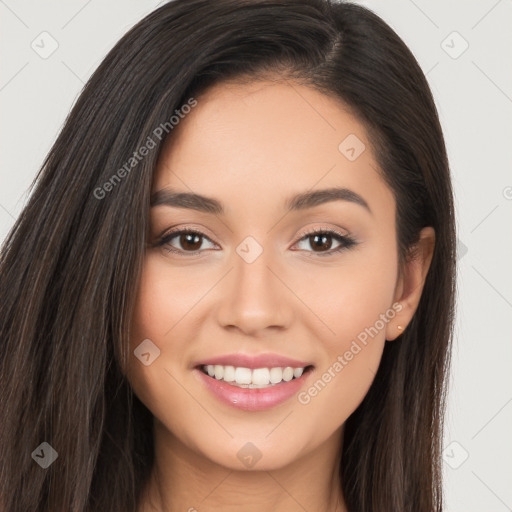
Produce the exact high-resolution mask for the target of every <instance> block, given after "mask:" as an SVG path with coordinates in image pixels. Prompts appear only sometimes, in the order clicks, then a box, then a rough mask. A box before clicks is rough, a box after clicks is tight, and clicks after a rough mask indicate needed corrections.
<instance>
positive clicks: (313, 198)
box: [128, 82, 412, 469]
mask: <svg viewBox="0 0 512 512" xmlns="http://www.w3.org/2000/svg"><path fill="white" fill-rule="evenodd" d="M329 189H332V190H331V193H330V194H329V193H327V192H325V193H321V192H320V191H324V190H329ZM343 189H346V190H345V191H343ZM152 192H153V194H154V195H153V199H154V206H152V208H151V212H150V218H151V233H150V241H149V242H150V244H148V248H147V251H146V256H145V262H144V267H143V272H142V278H141V281H140V286H139V289H138V295H137V300H136V310H135V314H134V317H133V324H132V338H131V347H130V348H131V353H132V354H133V353H134V351H135V352H136V353H137V351H139V353H140V352H142V353H144V354H145V355H144V357H142V358H141V359H144V360H145V362H146V364H143V363H142V362H141V361H140V360H139V358H137V357H133V356H132V357H131V361H130V367H129V369H128V377H129V380H130V382H131V385H132V386H133V389H134V391H135V393H136V394H137V396H138V397H139V398H140V399H141V400H142V402H143V403H145V404H146V406H147V407H148V408H149V409H150V410H151V412H152V413H153V415H154V417H155V421H156V423H155V424H156V425H158V429H159V431H160V432H163V433H164V434H165V437H166V442H167V443H168V444H169V445H170V446H173V447H175V448H176V449H178V448H179V447H181V448H185V449H186V450H188V451H189V452H190V453H193V454H194V455H195V456H196V457H197V458H198V460H206V461H209V462H213V463H215V464H219V465H222V466H224V467H228V468H232V469H235V468H236V469H240V468H243V464H244V463H245V462H244V461H245V458H246V457H247V455H249V456H250V455H256V456H257V457H261V458H260V460H259V462H258V465H257V468H258V469H273V468H278V467H282V466H284V465H286V464H290V463H292V462H293V461H294V460H297V459H299V458H300V457H302V456H304V455H306V454H308V453H311V452H312V451H313V450H315V449H319V448H320V447H321V445H323V446H325V445H328V444H329V443H336V442H337V441H336V440H337V439H339V437H340V433H341V430H342V428H343V424H344V422H345V421H346V419H347V418H348V417H349V416H350V414H351V413H352V412H353V411H354V410H355V409H356V408H357V406H358V405H359V404H360V403H361V401H362V400H363V398H364V396H365V395H366V393H367V391H368V389H369V387H370V385H371V383H372V380H373V378H374V375H375V373H376V371H377V368H378V365H379V362H380V358H381V355H382V351H383V348H384V344H385V341H386V338H388V339H393V338H395V337H396V336H397V335H398V334H400V332H399V331H397V324H401V325H404V326H405V325H406V324H407V320H408V318H409V317H410V315H411V314H412V312H410V314H409V313H408V311H409V310H408V308H407V307H404V306H403V305H402V304H399V303H397V299H399V298H400V294H401V292H402V289H403V286H402V283H401V282H400V279H399V276H398V255H397V252H396V227H395V201H394V197H393V194H392V192H391V190H390V189H389V188H388V187H387V185H386V184H385V183H384V181H383V179H382V178H381V176H380V175H379V172H378V165H377V162H376V158H375V154H374V152H373V150H372V148H371V145H370V141H369V140H368V137H367V134H366V132H365V129H364V127H363V125H362V124H361V123H360V122H358V120H357V119H356V118H355V117H354V116H353V115H351V114H350V113H349V111H348V110H347V109H346V108H345V107H344V105H343V104H342V103H341V102H339V101H338V100H335V99H332V98H330V97H327V96H325V95H323V94H321V93H320V92H317V91H315V90H313V89H310V88H308V87H305V86H300V85H295V84H294V85H290V84H286V83H278V84H277V83H272V82H253V83H251V84H250V85H247V84H245V85H241V84H235V83H231V84H226V83H224V84H221V85H217V86H215V87H213V88H211V89H209V90H208V91H207V92H206V93H205V94H203V95H202V96H200V97H198V98H197V106H195V108H193V109H192V110H191V112H190V113H189V114H188V115H187V116H186V117H185V118H184V119H181V120H180V123H179V125H178V126H176V127H175V128H174V131H173V133H172V139H169V140H168V143H167V145H166V146H165V147H164V150H163V152H162V154H161V158H160V161H159V165H158V167H157V169H156V172H155V176H154V183H153V190H152ZM311 193H314V194H315V195H310V196H309V199H308V196H307V194H311ZM173 194H196V195H199V196H204V197H206V198H208V200H203V201H202V202H201V201H198V200H197V197H186V196H176V195H173ZM304 194H306V195H304ZM301 196H302V197H301ZM180 198H181V199H180ZM294 198H295V201H294ZM297 198H299V199H297ZM191 231H192V232H191ZM400 310H401V311H400ZM408 314H409V316H407V315H408ZM143 340H150V341H145V342H144V344H143V345H141V343H142V342H143ZM208 365H210V368H208ZM286 368H288V369H286ZM297 368H299V369H297ZM208 369H209V370H210V374H211V375H207V373H205V372H208ZM283 369H284V370H283ZM255 370H256V371H255ZM301 371H302V372H303V373H302V375H301ZM292 377H293V378H292ZM233 379H235V380H234V381H233ZM290 379H291V380H290ZM248 383H249V384H248ZM251 384H252V385H253V386H254V387H247V386H248V385H251ZM244 386H245V387H244ZM248 443H251V444H248ZM247 467H248V466H247Z"/></svg>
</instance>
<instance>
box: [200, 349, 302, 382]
mask: <svg viewBox="0 0 512 512" xmlns="http://www.w3.org/2000/svg"><path fill="white" fill-rule="evenodd" d="M208 364H212V365H216V364H220V365H222V366H238V367H242V368H250V369H251V370H254V369H255V368H274V367H278V366H280V367H283V368H285V367H286V366H291V367H292V368H305V367H306V366H309V365H311V363H308V362H305V361H298V360H297V359H290V358H288V357H284V356H280V355H278V354H259V355H253V356H250V355H246V354H227V355H225V356H218V357H212V358H210V359H204V360H202V361H198V362H197V363H195V364H194V366H195V367H198V366H203V365H208ZM290 382H291V381H290Z"/></svg>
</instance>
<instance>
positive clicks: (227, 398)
mask: <svg viewBox="0 0 512 512" xmlns="http://www.w3.org/2000/svg"><path fill="white" fill-rule="evenodd" d="M194 371H195V372H197V373H198V374H199V377H200V378H201V379H202V381H203V382H204V383H205V385H206V387H207V388H208V389H209V390H210V391H211V392H212V393H213V394H214V395H215V396H216V397H217V398H218V399H219V400H220V401H221V402H224V403H225V404H228V405H231V406H232V407H236V408H237V409H243V410H245V411H264V410H266V409H270V408H271V407H275V406H276V405H279V404H282V403H283V402H286V400H288V399H290V398H291V397H292V396H293V395H295V394H296V393H298V392H299V390H300V388H301V387H302V386H303V385H304V382H305V381H306V379H307V378H308V377H309V374H310V373H311V368H310V369H309V370H308V371H306V372H304V373H303V374H302V375H301V376H300V377H299V378H298V379H292V380H290V381H288V382H284V381H283V382H281V383H280V384H276V385H274V386H270V387H268V388H262V389H250V388H239V387H236V386H231V385H230V384H228V383H226V382H224V381H223V380H217V379H215V378H213V377H210V376H209V375H206V374H205V373H204V372H202V371H201V370H200V369H198V368H194Z"/></svg>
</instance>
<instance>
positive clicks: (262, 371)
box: [194, 354, 314, 411]
mask: <svg viewBox="0 0 512 512" xmlns="http://www.w3.org/2000/svg"><path fill="white" fill-rule="evenodd" d="M313 368H314V367H313V365H312V364H311V363H309V362H307V361H300V360H298V359H291V358H288V357H285V356H281V355H278V354H259V355H255V356H250V355H245V354H230V355H225V356H218V357H214V358H209V359H204V360H202V361H199V362H197V363H196V365H195V367H194V374H195V376H196V377H197V378H198V379H199V380H200V381H201V382H202V383H203V384H204V385H205V387H206V389H207V390H208V391H210V392H211V393H212V395H213V396H214V397H215V398H216V399H218V400H220V401H221V402H223V403H225V404H228V405H230V406H232V407H235V408H238V409H242V410H245V411H263V410H266V409H269V408H272V407H275V406H277V405H279V404H281V403H283V402H285V401H287V400H289V399H290V398H291V397H292V396H293V395H295V394H296V393H298V392H299V391H300V389H301V388H302V387H303V386H304V385H305V382H306V381H307V380H308V379H309V377H310V375H311V373H312V370H313ZM207 369H210V371H209V372H208V371H207ZM213 369H215V372H213ZM228 369H229V373H230V375H231V376H230V377H227V373H226V375H223V374H224V371H226V370H228ZM233 370H234V371H233ZM291 370H293V374H292V373H291ZM219 371H220V375H219V373H218V372H219ZM239 374H240V375H239ZM245 374H247V379H248V380H246V381H244V376H245ZM251 375H252V381H253V382H256V383H250V384H249V382H251ZM235 376H236V379H235V380H233V379H234V378H235ZM240 376H242V379H240V378H239V377H240ZM265 376H266V377H267V379H268V377H270V379H269V380H267V379H265ZM261 378H263V381H261V380H259V379H261ZM237 381H238V382H237ZM240 381H242V383H241V382H240Z"/></svg>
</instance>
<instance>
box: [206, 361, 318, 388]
mask: <svg viewBox="0 0 512 512" xmlns="http://www.w3.org/2000/svg"><path fill="white" fill-rule="evenodd" d="M197 369H198V370H200V371H201V372H202V373H203V374H205V375H208V376H209V377H211V378H212V379H215V380H217V381H222V382H224V383H226V384H228V385H230V386H233V387H237V388H242V389H267V388H272V387H274V386H281V385H283V384H285V383H287V382H290V381H293V380H296V379H300V378H301V377H302V376H303V375H304V374H307V373H308V372H310V371H311V370H312V369H313V365H307V366H305V367H300V366H299V367H292V366H284V367H281V366H274V367H267V368H254V369H251V368H246V367H243V366H224V365H220V364H216V365H213V364H208V365H199V366H198V367H197Z"/></svg>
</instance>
